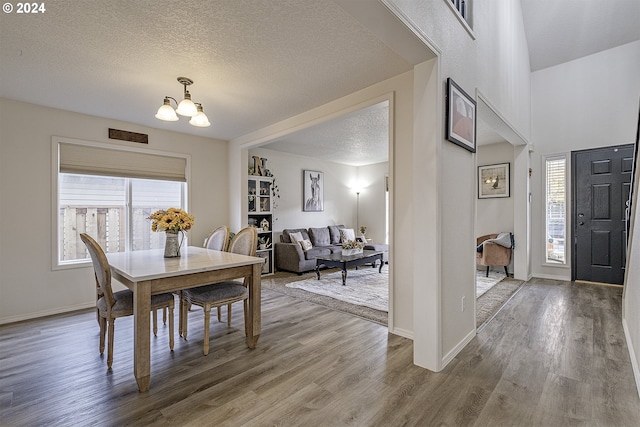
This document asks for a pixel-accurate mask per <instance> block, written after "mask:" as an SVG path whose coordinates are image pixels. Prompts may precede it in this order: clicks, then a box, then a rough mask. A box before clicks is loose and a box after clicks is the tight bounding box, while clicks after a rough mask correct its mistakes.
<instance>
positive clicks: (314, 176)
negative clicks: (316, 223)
mask: <svg viewBox="0 0 640 427" xmlns="http://www.w3.org/2000/svg"><path fill="white" fill-rule="evenodd" d="M302 183H303V191H302V193H303V194H302V210H303V211H304V212H322V211H324V172H320V171H312V170H304V171H302Z"/></svg>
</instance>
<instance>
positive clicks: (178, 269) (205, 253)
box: [107, 246, 264, 282]
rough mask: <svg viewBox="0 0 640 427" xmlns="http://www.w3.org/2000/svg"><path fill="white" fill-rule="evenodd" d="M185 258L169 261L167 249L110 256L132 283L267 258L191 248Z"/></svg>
mask: <svg viewBox="0 0 640 427" xmlns="http://www.w3.org/2000/svg"><path fill="white" fill-rule="evenodd" d="M180 253H181V256H179V257H175V258H165V257H164V249H150V250H143V251H131V252H116V253H109V254H107V259H108V260H109V265H110V266H111V268H112V269H114V270H115V271H117V272H118V273H119V274H120V275H122V276H123V277H126V278H127V279H129V280H131V281H132V282H139V281H143V280H153V279H161V278H165V277H174V276H178V275H183V274H191V273H199V272H204V271H213V270H220V269H224V268H232V267H241V266H246V265H251V264H262V263H263V262H264V258H259V257H252V256H247V255H240V254H234V253H231V252H221V251H214V250H211V249H204V248H201V247H198V246H187V247H184V248H182V250H181V251H180Z"/></svg>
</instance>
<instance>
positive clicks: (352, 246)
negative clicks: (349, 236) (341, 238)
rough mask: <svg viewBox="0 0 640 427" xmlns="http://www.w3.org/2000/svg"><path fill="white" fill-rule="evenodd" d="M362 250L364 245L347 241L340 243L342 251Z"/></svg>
mask: <svg viewBox="0 0 640 427" xmlns="http://www.w3.org/2000/svg"><path fill="white" fill-rule="evenodd" d="M362 248H364V243H362V242H358V241H355V240H347V241H346V242H342V249H358V250H360V249H362Z"/></svg>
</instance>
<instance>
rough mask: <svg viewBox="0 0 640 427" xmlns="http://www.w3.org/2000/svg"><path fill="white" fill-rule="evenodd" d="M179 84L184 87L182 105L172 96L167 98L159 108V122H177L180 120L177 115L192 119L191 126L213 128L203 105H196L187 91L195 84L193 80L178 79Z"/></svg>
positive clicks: (157, 116)
mask: <svg viewBox="0 0 640 427" xmlns="http://www.w3.org/2000/svg"><path fill="white" fill-rule="evenodd" d="M178 82H179V83H180V84H181V85H183V86H184V98H183V99H182V101H180V103H178V101H176V99H175V98H173V97H171V96H165V97H164V102H163V104H162V105H161V106H160V108H158V112H157V113H156V118H157V119H159V120H164V121H167V122H175V121H177V120H178V116H177V115H176V113H178V114H180V115H181V116H186V117H191V120H189V124H191V125H193V126H198V127H207V126H211V123H209V118H208V117H207V116H206V114H204V111H203V109H202V104H199V103H194V102H193V101H192V100H191V94H190V93H189V91H188V90H187V86H189V85H192V84H193V80H191V79H190V78H188V77H178ZM171 100H173V102H175V104H176V106H177V108H176V109H175V110H174V109H173V107H172V106H171Z"/></svg>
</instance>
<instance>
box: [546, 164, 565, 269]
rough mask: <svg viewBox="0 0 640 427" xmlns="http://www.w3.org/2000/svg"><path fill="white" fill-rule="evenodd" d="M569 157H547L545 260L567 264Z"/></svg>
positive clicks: (550, 262)
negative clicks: (567, 175)
mask: <svg viewBox="0 0 640 427" xmlns="http://www.w3.org/2000/svg"><path fill="white" fill-rule="evenodd" d="M566 167H567V159H566V157H565V156H556V157H547V158H546V159H545V178H546V179H545V181H546V191H545V212H546V215H545V218H546V220H545V233H546V234H545V242H546V251H545V253H546V256H545V261H546V262H547V263H549V264H560V265H565V264H566V262H567V261H566V260H567V257H566V254H567V250H566V244H567V224H566V223H567V221H566V218H567V215H566V214H567V198H566V195H567V179H566Z"/></svg>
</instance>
